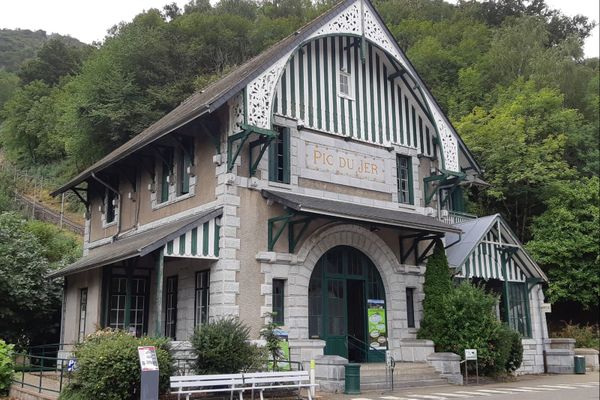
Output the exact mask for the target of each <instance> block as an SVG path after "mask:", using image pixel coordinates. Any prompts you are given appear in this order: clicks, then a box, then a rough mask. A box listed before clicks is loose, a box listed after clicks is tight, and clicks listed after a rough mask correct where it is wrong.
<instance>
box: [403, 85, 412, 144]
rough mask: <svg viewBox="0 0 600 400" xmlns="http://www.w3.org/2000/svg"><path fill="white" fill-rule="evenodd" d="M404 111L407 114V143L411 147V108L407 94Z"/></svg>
mask: <svg viewBox="0 0 600 400" xmlns="http://www.w3.org/2000/svg"><path fill="white" fill-rule="evenodd" d="M404 113H405V114H406V144H407V146H409V147H410V146H411V140H410V139H411V137H410V109H409V105H408V97H406V95H404Z"/></svg>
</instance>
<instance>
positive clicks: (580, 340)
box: [554, 322, 600, 350]
mask: <svg viewBox="0 0 600 400" xmlns="http://www.w3.org/2000/svg"><path fill="white" fill-rule="evenodd" d="M564 324H565V326H564V327H563V328H562V329H561V330H559V331H558V332H555V333H554V336H556V337H562V338H571V339H575V347H585V348H590V349H596V350H600V330H599V329H598V325H595V326H592V325H583V326H581V325H577V324H573V323H568V322H565V323H564Z"/></svg>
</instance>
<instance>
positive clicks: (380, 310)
mask: <svg viewBox="0 0 600 400" xmlns="http://www.w3.org/2000/svg"><path fill="white" fill-rule="evenodd" d="M367 307H368V308H367V318H368V320H369V325H368V327H369V338H370V342H371V343H370V345H371V347H372V348H373V349H375V350H386V349H387V329H386V325H385V302H384V301H383V300H377V299H367Z"/></svg>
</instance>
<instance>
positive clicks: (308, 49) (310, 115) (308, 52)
mask: <svg viewBox="0 0 600 400" xmlns="http://www.w3.org/2000/svg"><path fill="white" fill-rule="evenodd" d="M306 66H307V68H308V71H307V72H308V74H307V78H308V126H314V125H313V123H314V115H313V90H312V83H313V76H312V75H313V73H312V72H313V71H312V43H310V42H309V43H308V44H307V45H306Z"/></svg>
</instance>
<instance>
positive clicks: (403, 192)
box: [396, 155, 414, 204]
mask: <svg viewBox="0 0 600 400" xmlns="http://www.w3.org/2000/svg"><path fill="white" fill-rule="evenodd" d="M396 169H397V173H396V180H397V184H398V202H399V203H403V204H414V200H413V187H412V163H411V159H410V157H406V156H401V155H398V156H396Z"/></svg>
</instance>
